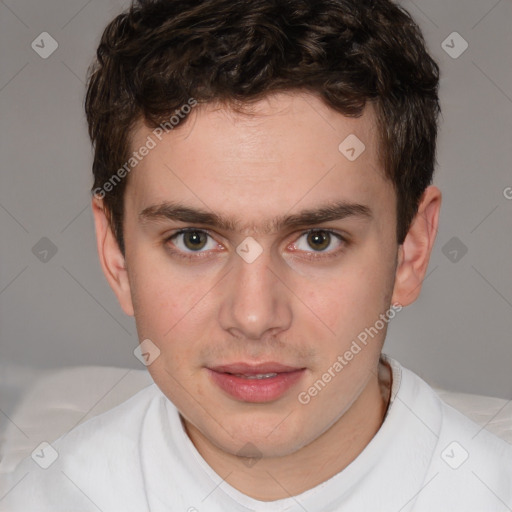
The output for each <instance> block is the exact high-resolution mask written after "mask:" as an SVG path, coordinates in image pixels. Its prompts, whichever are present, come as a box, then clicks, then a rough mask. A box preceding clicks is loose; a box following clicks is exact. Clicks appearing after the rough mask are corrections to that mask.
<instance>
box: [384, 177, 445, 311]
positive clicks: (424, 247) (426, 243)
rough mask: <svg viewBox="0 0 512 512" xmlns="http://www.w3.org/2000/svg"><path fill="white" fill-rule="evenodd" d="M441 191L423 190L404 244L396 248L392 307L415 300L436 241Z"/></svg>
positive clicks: (406, 304) (428, 188) (431, 188)
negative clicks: (396, 260)
mask: <svg viewBox="0 0 512 512" xmlns="http://www.w3.org/2000/svg"><path fill="white" fill-rule="evenodd" d="M440 209H441V191H440V190H439V189H438V188H437V187H435V186H433V185H432V186H429V187H427V188H426V189H425V192H424V193H423V196H422V198H421V201H420V204H419V206H418V213H417V214H416V216H415V217H414V219H413V221H412V223H411V226H410V228H409V231H408V233H407V236H406V237H405V240H404V243H403V244H402V245H401V246H400V247H399V254H398V265H397V269H396V274H395V286H394V289H393V297H392V303H393V304H394V303H397V302H398V303H400V304H401V305H402V306H408V305H409V304H412V303H413V302H414V301H415V300H416V299H417V298H418V296H419V294H420V291H421V285H422V284H423V280H424V279H425V274H426V272H427V268H428V263H429V261H430V255H431V253H432V248H433V247H434V241H435V239H436V234H437V229H438V224H439V212H440Z"/></svg>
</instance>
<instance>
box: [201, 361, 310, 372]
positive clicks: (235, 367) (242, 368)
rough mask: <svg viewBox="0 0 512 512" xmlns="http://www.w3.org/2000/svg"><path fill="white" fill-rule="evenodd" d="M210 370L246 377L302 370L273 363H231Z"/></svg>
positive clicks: (212, 367)
mask: <svg viewBox="0 0 512 512" xmlns="http://www.w3.org/2000/svg"><path fill="white" fill-rule="evenodd" d="M209 368H210V370H213V371H215V372H220V373H242V374H245V375H258V374H264V373H285V372H293V371H297V370H302V368H297V367H294V366H288V365H285V364H281V363H276V362H273V361H270V362H267V363H259V364H248V363H231V364H222V365H218V366H211V367H209Z"/></svg>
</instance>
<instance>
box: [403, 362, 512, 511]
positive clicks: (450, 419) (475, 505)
mask: <svg viewBox="0 0 512 512" xmlns="http://www.w3.org/2000/svg"><path fill="white" fill-rule="evenodd" d="M394 363H395V365H397V367H399V374H400V389H399V390H398V391H397V393H398V395H399V397H400V396H402V400H405V401H408V402H409V406H410V407H411V409H412V410H413V411H414V413H415V414H417V416H418V419H419V420H421V421H422V422H424V423H425V424H426V425H428V426H429V429H430V430H431V432H432V435H433V436H435V438H436V442H435V447H434V450H433V451H432V453H430V454H429V455H428V456H429V457H430V463H429V468H428V471H427V474H426V476H425V479H424V482H423V485H424V487H423V488H422V490H421V492H420V493H418V497H417V501H416V505H415V507H414V510H418V511H423V510H432V509H433V508H432V507H434V508H435V507H442V509H443V510H451V511H453V512H455V511H459V510H460V511H462V510H464V511H465V512H469V511H484V510H500V507H502V508H503V506H504V504H506V505H507V506H508V507H512V445H510V444H509V443H508V442H507V441H505V440H504V439H501V438H499V437H497V436H496V435H494V434H492V433H491V432H489V431H488V430H487V429H486V428H485V427H486V426H487V425H486V424H485V423H484V424H483V425H479V424H477V423H476V422H474V421H473V420H472V419H470V418H469V417H467V416H466V415H464V414H462V413H461V412H460V411H458V410H457V409H455V408H454V407H452V406H450V405H448V403H446V402H445V401H444V400H443V399H442V398H441V397H440V396H439V394H438V393H437V392H436V391H435V390H434V389H433V388H432V387H431V386H430V385H428V384H427V383H426V382H425V381H424V380H423V379H421V377H419V376H418V375H416V374H415V373H414V372H412V371H411V370H408V369H406V368H403V367H401V366H400V365H399V364H398V363H396V361H394Z"/></svg>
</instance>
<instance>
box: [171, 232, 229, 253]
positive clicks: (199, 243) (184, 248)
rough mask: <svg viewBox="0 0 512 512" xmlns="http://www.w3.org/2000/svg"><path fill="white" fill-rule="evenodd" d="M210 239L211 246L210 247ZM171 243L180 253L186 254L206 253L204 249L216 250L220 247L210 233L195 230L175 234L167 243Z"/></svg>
mask: <svg viewBox="0 0 512 512" xmlns="http://www.w3.org/2000/svg"><path fill="white" fill-rule="evenodd" d="M209 238H210V245H209V246H208V239H209ZM170 241H172V243H173V245H174V246H175V247H176V248H177V249H179V251H181V252H185V253H194V252H204V251H203V249H205V250H209V249H215V248H216V247H218V245H219V244H217V243H216V242H215V241H214V240H213V238H211V236H210V234H209V233H208V232H206V231H204V230H201V229H193V228H189V229H182V230H180V231H178V232H177V233H174V234H173V235H172V236H170V237H169V238H167V240H166V242H170Z"/></svg>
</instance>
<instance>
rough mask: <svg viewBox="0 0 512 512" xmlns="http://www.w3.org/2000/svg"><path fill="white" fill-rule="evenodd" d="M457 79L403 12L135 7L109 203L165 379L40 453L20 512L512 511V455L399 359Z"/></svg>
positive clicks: (104, 172)
mask: <svg viewBox="0 0 512 512" xmlns="http://www.w3.org/2000/svg"><path fill="white" fill-rule="evenodd" d="M437 88H438V67H437V65H436V63H435V62H434V61H433V60H432V58H431V57H430V56H429V55H428V53H427V51H426V49H425V45H424V41H423V39H422V36H421V33H420V31H419V29H418V27H417V26H416V25H415V24H414V22H413V21H412V20H411V18H410V17H409V15H408V14H407V13H406V12H405V11H404V10H403V9H401V8H399V7H397V6H396V5H394V4H392V3H391V2H389V1H387V0H378V1H364V2H360V1H359V2H358V1H355V0H351V1H348V0H315V1H312V0H311V1H305V0H279V1H278V0H251V1H250V2H231V1H225V0H209V1H208V0H195V1H188V2H187V1H177V0H165V1H164V0H155V1H152V2H151V1H139V2H136V3H134V4H133V5H132V7H131V9H130V10H129V11H128V12H126V13H124V14H122V15H120V16H118V17H117V18H116V19H115V20H113V21H112V23H110V24H109V26H108V27H107V28H106V30H105V32H104V34H103V37H102V40H101V43H100V46H99V48H98V52H97V62H96V63H95V65H94V66H93V67H92V69H91V72H90V77H89V85H88V91H87V98H86V112H87V119H88V122H89V130H90V135H91V139H92V141H93V144H94V147H95V156H94V163H93V172H94V178H95V183H94V187H93V192H94V197H93V200H92V208H93V212H94V218H95V223H96V235H97V242H98V252H99V256H100V261H101V264H102V268H103V270H104V273H105V276H106V278H107V280H108V282H109V284H110V286H111V287H112V289H113V291H114V292H115V294H116V296H117V297H118V299H119V302H120V304H121V306H122V308H123V310H124V311H125V313H126V314H128V315H133V316H134V317H135V320H136V324H137V331H138V334H139V339H140V341H141V352H142V353H143V356H144V358H145V360H146V362H147V364H148V370H149V372H150V373H151V376H152V377H153V379H154V381H155V384H154V385H152V386H149V387H148V388H146V389H144V390H142V391H141V392H139V393H138V394H137V395H135V396H134V397H132V398H131V399H130V400H128V401H126V402H125V403H123V404H121V405H120V406H118V407H116V408H115V409H113V410H111V411H109V412H107V413H105V414H102V415H100V416H98V417H96V418H93V419H91V420H89V421H87V422H86V423H83V424H82V425H80V426H79V427H77V428H75V429H74V430H72V431H71V432H69V433H68V434H66V435H64V436H62V437H61V438H59V439H58V440H57V441H55V442H53V443H52V446H53V448H54V449H55V450H56V451H57V452H58V454H59V458H58V459H57V461H56V462H55V463H54V464H52V465H51V467H49V468H48V469H46V470H42V469H40V468H37V467H35V466H34V464H33V462H32V461H31V460H30V459H27V460H26V461H24V462H23V463H21V464H20V466H19V467H18V468H17V469H16V471H15V474H14V475H12V477H11V478H10V482H9V485H10V486H11V488H12V486H13V485H16V486H15V488H14V489H12V490H11V491H10V492H9V493H8V495H7V496H6V497H5V498H4V500H2V502H0V506H1V507H3V508H2V510H41V511H43V510H44V511H46V510H48V511H50V510H51V511H57V510H62V511H64V510H66V511H69V510H73V511H86V510H87V511H89V510H102V511H104V512H106V511H137V512H141V511H146V510H147V511H149V510H151V511H164V510H165V511H187V510H188V511H196V510H197V511H212V512H220V511H247V510H254V511H295V510H297V511H299V510H302V511H304V510H305V511H308V512H314V511H327V510H332V511H342V510H343V511H345V510H347V511H351V512H358V511H377V510H381V511H393V512H395V511H396V512H397V511H413V510H414V511H419V512H426V511H428V512H432V511H436V512H437V511H450V512H454V511H465V512H466V511H477V510H478V511H484V510H485V511H499V510H500V511H501V510H507V509H510V508H511V507H512V447H510V446H509V445H508V444H507V443H506V442H505V441H503V440H500V439H498V438H497V437H494V436H493V435H491V434H490V433H488V432H487V431H485V430H482V429H480V427H478V426H477V425H476V424H474V423H472V422H471V421H470V420H469V419H467V418H465V417H464V416H462V415H461V414H459V413H458V412H456V411H455V410H454V409H452V408H451V407H449V406H447V405H446V404H444V403H443V402H442V401H441V400H440V399H439V398H438V397H437V395H436V394H435V393H434V391H433V390H432V389H431V388H430V387H429V386H428V385H427V384H426V383H425V382H423V381H422V380H421V379H420V378H419V377H418V376H416V375H415V374H414V373H412V372H411V371H409V370H407V369H405V368H403V367H402V366H401V365H400V364H399V363H398V362H397V361H394V360H393V359H391V358H389V357H387V356H385V355H384V354H382V347H383V343H384V340H385V336H386V331H387V325H388V323H389V321H390V320H391V319H393V318H394V317H395V316H396V315H397V314H398V313H399V311H400V310H401V309H402V308H403V307H405V306H407V305H409V304H411V303H412V302H414V300H415V299H416V298H417V297H418V295H419V293H420V290H421V285H422V281H423V279H424V277H425V274H426V270H427V266H428V262H429V257H430V254H431V251H432V247H433V244H434V240H435V235H436V232H437V227H438V217H439V210H440V204H441V193H440V191H439V189H438V188H437V187H435V186H433V185H432V184H431V183H432V175H433V170H434V166H435V142H436V127H437V116H438V114H439V104H438V96H437ZM412 341H413V340H412ZM24 475H26V477H24Z"/></svg>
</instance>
